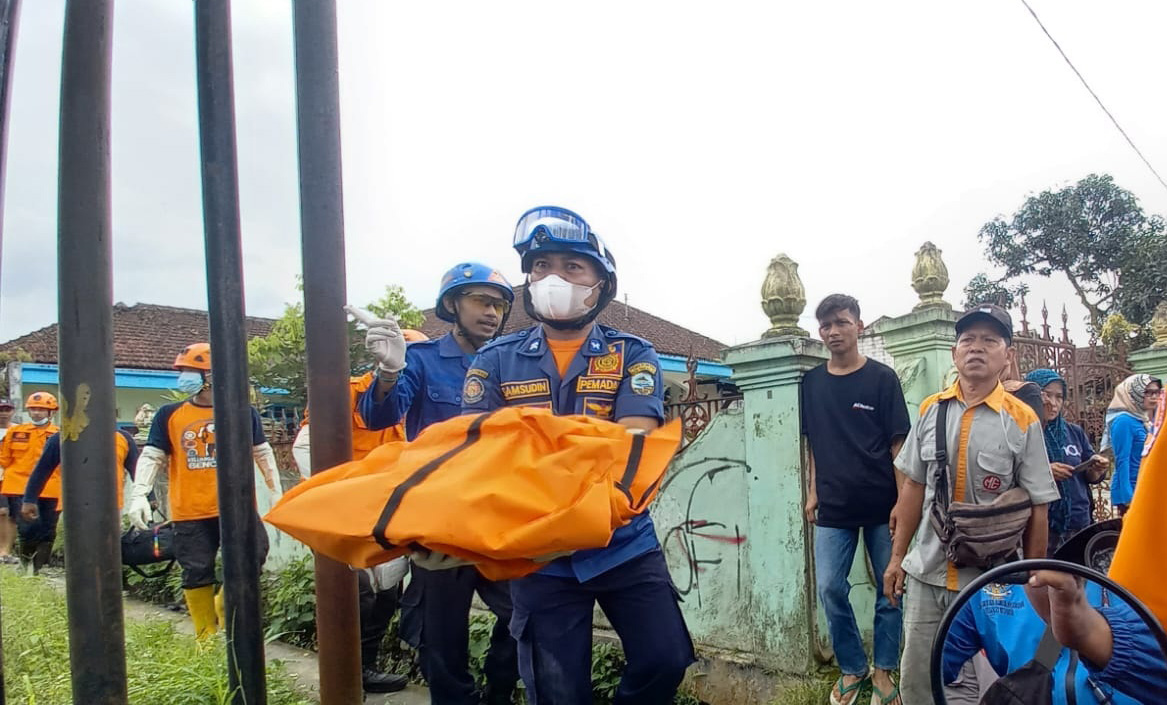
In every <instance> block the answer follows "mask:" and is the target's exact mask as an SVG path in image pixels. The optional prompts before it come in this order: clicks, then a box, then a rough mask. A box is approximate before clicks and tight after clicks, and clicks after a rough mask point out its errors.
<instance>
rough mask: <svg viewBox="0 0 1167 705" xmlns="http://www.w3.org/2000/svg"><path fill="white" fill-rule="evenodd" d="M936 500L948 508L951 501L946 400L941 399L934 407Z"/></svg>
mask: <svg viewBox="0 0 1167 705" xmlns="http://www.w3.org/2000/svg"><path fill="white" fill-rule="evenodd" d="M936 465H937V476H936V499H935V501H937V502H940V506H941V507H944V508H945V509H947V508H948V503H949V501H950V500H951V499H952V498H951V497H949V496H948V493H949V490H948V400H947V399H941V400H940V401H938V402H937V407H936Z"/></svg>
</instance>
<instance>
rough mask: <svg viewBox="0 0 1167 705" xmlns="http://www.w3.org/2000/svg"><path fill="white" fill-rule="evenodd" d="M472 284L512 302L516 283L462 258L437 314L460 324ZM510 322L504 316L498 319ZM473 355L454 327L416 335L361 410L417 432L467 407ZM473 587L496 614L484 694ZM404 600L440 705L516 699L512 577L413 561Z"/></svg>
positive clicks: (404, 614)
mask: <svg viewBox="0 0 1167 705" xmlns="http://www.w3.org/2000/svg"><path fill="white" fill-rule="evenodd" d="M472 286H477V287H481V286H488V287H493V288H494V289H496V290H498V292H499V293H500V294H501V295H502V296H503V297H504V298H505V299H506V300H507V302H508V305H509V303H510V302H513V300H514V294H513V292H512V290H511V287H510V285H509V284H507V282H506V279H505V278H503V276H502V275H501V274H499V273H498V272H497V271H496V270H493V269H491V268H489V267H487V266H485V265H482V264H478V263H474V262H468V263H463V264H459V265H457V266H455V267H454V268H452V269H451V270H450V271H449V272H447V273H446V274H445V276H444V277H443V278H442V285H441V289H440V290H439V293H438V300H437V315H438V317H439V318H441V319H442V320H445V321H449V322H451V323H454V324H455V326H458V325H459V323H458V322H457V320H456V314H455V313H454V312H453V311H452V310H451V309H450V308H448V307H447V303H448V298H447V297H448V296H449V297H452V296H456V295H457V294H458V292H459V291H460V290H462V289H465V288H467V287H472ZM504 322H505V316H504V318H503V320H502V321H500V323H499V326H500V327H501V326H502V324H503V323H504ZM471 359H472V357H471V356H470V355H467V354H466V353H464V352H463V351H462V348H461V346H459V345H458V341H457V340H456V339H455V338H454V334H453V333H449V334H447V335H444V336H442V337H441V338H438V339H436V340H424V341H417V342H413V343H410V344H409V345H408V346H407V347H406V349H405V369H404V370H402V371H401V373H400V375H399V376H398V378H397V383H396V384H395V385H394V386H393V388H392V390H390V392H389V393H388V394H387V395H386V396H385V398H384V399H382V400H381V402H380V403H378V402H377V399H376V391H377V386H378V385H376V384H374V385H372V386H371V387H369V389H368V390H366V391H365V393H364V394H363V395H362V396H361V399H360V401H359V403H358V409H359V411H360V413H361V417H362V418H363V419H364V421H365V424H366V425H367V426H368V427H369V429H371V430H377V429H382V428H389V427H391V426H395V425H397V424H398V423H400V422H401V420H402V419H403V418H404V419H405V432H406V436H407V437H408V438H409V439H411V440H412V439H414V438H417V436H418V434H420V433H421V432H422V431H423V430H425V428H426V427H427V426H429V425H430V424H434V423H438V422H439V421H445V420H447V419H450V418H453V417H455V416H458V415H460V414H461V411H462V383H463V380H464V379H465V378H466V371H467V370H468V369H469V367H470V361H471ZM475 592H477V593H478V596H479V597H481V598H482V601H483V602H485V603H486V606H487V607H489V608H490V610H491V611H492V612H494V614H495V616H497V617H498V621H497V623H496V625H495V628H494V631H493V633H492V634H491V639H490V650H489V651H488V652H487V655H486V662H485V664H484V666H483V671H484V672H485V676H486V688H485V691H484V692H483V693H481V700H480V699H479V698H480V694H479V693H478V692H477V690H476V688H475V683H474V678H473V676H471V675H470V662H469V653H470V604H471V601H472V600H473V598H474V593H475ZM401 608H402V610H401V629H400V634H401V638H402V639H404V640H405V641H406V642H407V643H409V644H410V646H413V647H414V648H415V649H417V650H418V654H419V656H420V662H421V670H422V675H424V676H425V679H426V682H427V683H428V685H429V689H430V698H431V702H432V703H434V705H478V703H480V702H485V703H487V704H488V705H496V704H499V705H501V703H510V702H511V694H512V693H513V691H514V688H515V684H516V683H517V682H518V679H519V672H518V662H517V659H518V656H517V645H516V644H515V641H514V639H512V638H511V636H510V633H509V631H508V630H507V624H508V623H509V621H510V619H511V597H510V586H509V583H508V581H490V580H487V579H486V578H484V577H482V575H481V574H479V572H478V571H477V569H475V568H474V567H473V566H462V567H459V568H454V569H451V570H441V571H431V570H426V569H425V568H422V567H420V566H417V565H414V566H413V568H412V574H411V577H410V582H409V587H407V588H406V590H405V594H404V595H402V598H401Z"/></svg>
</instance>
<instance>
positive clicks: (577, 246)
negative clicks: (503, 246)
mask: <svg viewBox="0 0 1167 705" xmlns="http://www.w3.org/2000/svg"><path fill="white" fill-rule="evenodd" d="M514 246H515V250H516V251H517V252H518V253H519V256H520V257H522V258H523V261H522V265H523V273H524V274H529V273H530V272H531V260H532V259H534V255H535V253H537V252H575V253H577V254H581V255H586V256H588V257H590V258H592V259H593V260H595V261H596V263H597V264H599V265H600V269H601V270H602V271H603V273H604V275H605V276H606V277H607V278H608V280H609V282H611V287H610V288H611V289H612V294H613V295H615V293H616V292H615V289H616V258H615V257H613V256H612V252H611V250H609V249H608V247H607V245H605V244H604V241H603V240H602V239H601V238H600V236H599V235H597V234H596V233H595V232H593V231H592V229H591V227H590V226H589V225H588V224H587V221H585V220H584V219H583V218H581V217H580V216H579V215H578V214H576V213H573V212H572V211H569V210H567V209H566V208H560V207H558V206H539V207H537V208H532V209H531V210H529V211H527V212H526V213H524V214H523V215H522V216H520V217H519V222H518V223H516V224H515V239H514Z"/></svg>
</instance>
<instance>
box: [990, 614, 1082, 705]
mask: <svg viewBox="0 0 1167 705" xmlns="http://www.w3.org/2000/svg"><path fill="white" fill-rule="evenodd" d="M1061 655H1062V645H1061V644H1060V643H1058V640H1057V639H1055V638H1054V630H1053V629H1052V628H1050V627H1046V628H1045V634H1043V635H1042V637H1041V643H1040V644H1038V646H1037V653H1035V654H1034V655H1033V660H1032V661H1030V662H1029V663H1027V664H1025V665H1024V666H1022V667H1021V668H1018V669H1017V670H1016V671H1013V672H1012V673H1009V674H1007V675H1004V676H1002V677H1000V678H998V679H997V680H996V681H995V682H994V683H993V685H991V686H989V689H988V690H986V691H985V695H984V697H982V698H981V705H1053V702H1054V695H1053V693H1054V664H1056V663H1057V662H1058V658H1059V657H1060V656H1061ZM1070 679H1071V680H1070V682H1071V684H1072V683H1073V680H1072V679H1073V675H1072V674H1071V676H1070ZM1067 695H1068V693H1067ZM1071 702H1072V701H1071Z"/></svg>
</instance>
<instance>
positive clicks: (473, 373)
mask: <svg viewBox="0 0 1167 705" xmlns="http://www.w3.org/2000/svg"><path fill="white" fill-rule="evenodd" d="M466 376H467V377H481V378H482V379H487V378H488V377H490V373H489V372H487V371H486V370H480V369H478V368H477V367H471V368H470V369H468V370H466Z"/></svg>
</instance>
